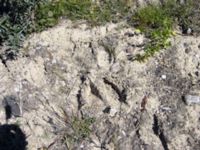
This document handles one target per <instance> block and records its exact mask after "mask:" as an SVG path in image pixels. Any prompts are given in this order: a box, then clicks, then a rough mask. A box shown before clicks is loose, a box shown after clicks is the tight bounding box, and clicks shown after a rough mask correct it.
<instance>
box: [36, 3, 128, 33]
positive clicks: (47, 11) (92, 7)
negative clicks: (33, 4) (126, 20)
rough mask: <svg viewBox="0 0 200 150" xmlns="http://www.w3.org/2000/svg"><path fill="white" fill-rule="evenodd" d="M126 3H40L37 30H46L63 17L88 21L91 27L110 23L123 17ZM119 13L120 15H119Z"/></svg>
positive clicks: (37, 11)
mask: <svg viewBox="0 0 200 150" xmlns="http://www.w3.org/2000/svg"><path fill="white" fill-rule="evenodd" d="M124 6H125V3H124V2H122V1H119V0H112V1H110V0H109V1H104V2H103V3H99V4H97V3H95V2H92V0H58V1H55V2H52V1H51V2H48V3H40V4H39V5H38V7H37V9H36V26H37V29H38V30H39V31H40V30H44V29H45V28H47V27H51V26H54V25H55V24H57V23H58V20H59V17H60V16H63V17H66V18H68V19H71V20H86V21H88V22H89V23H90V24H91V25H99V24H104V23H106V22H109V21H111V20H112V19H113V15H118V16H120V14H121V16H123V13H124V12H125V11H127V7H124ZM117 13H118V14H117Z"/></svg>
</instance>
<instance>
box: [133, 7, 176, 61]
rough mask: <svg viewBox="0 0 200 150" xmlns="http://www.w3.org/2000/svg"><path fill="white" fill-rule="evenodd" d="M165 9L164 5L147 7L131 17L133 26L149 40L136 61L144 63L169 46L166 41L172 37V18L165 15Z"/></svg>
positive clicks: (167, 14)
mask: <svg viewBox="0 0 200 150" xmlns="http://www.w3.org/2000/svg"><path fill="white" fill-rule="evenodd" d="M166 8H167V7H164V5H163V6H161V5H155V4H153V5H148V6H146V7H144V8H141V9H140V10H138V11H137V12H136V14H135V15H134V16H133V20H134V22H135V26H136V27H137V28H138V29H139V30H141V31H142V32H144V33H145V35H146V36H147V37H148V38H150V42H149V43H148V44H146V46H145V48H144V51H145V53H144V54H138V55H137V56H136V60H138V61H144V60H146V59H147V58H148V57H150V56H153V55H154V54H155V52H157V51H159V50H160V49H163V48H167V47H168V46H169V45H170V43H169V41H168V39H169V37H170V36H171V35H173V19H174V18H173V17H172V16H171V15H170V14H169V13H167V9H166Z"/></svg>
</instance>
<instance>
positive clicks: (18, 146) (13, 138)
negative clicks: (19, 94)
mask: <svg viewBox="0 0 200 150" xmlns="http://www.w3.org/2000/svg"><path fill="white" fill-rule="evenodd" d="M3 105H4V109H5V119H6V122H8V120H9V119H10V118H11V117H12V116H17V115H16V112H19V108H18V107H17V106H18V105H17V104H16V102H15V97H13V96H7V97H5V98H4V100H3ZM27 144H28V143H27V141H26V135H25V134H24V133H23V131H22V130H21V129H20V127H19V126H18V125H16V124H3V125H0V150H26V146H27Z"/></svg>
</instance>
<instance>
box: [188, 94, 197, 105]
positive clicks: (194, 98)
mask: <svg viewBox="0 0 200 150" xmlns="http://www.w3.org/2000/svg"><path fill="white" fill-rule="evenodd" d="M184 100H185V103H186V104H187V105H192V104H200V96H197V95H185V96H184Z"/></svg>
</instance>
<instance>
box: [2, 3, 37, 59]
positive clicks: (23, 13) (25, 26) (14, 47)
mask: <svg viewBox="0 0 200 150" xmlns="http://www.w3.org/2000/svg"><path fill="white" fill-rule="evenodd" d="M36 3H37V0H3V1H1V3H0V44H1V45H2V44H3V43H4V44H5V45H6V46H7V55H9V56H13V55H15V54H16V53H17V52H18V49H19V47H20V44H21V41H23V39H24V37H25V35H26V34H28V33H29V32H31V26H32V18H31V17H32V16H33V14H32V13H33V11H34V7H35V5H36Z"/></svg>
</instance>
